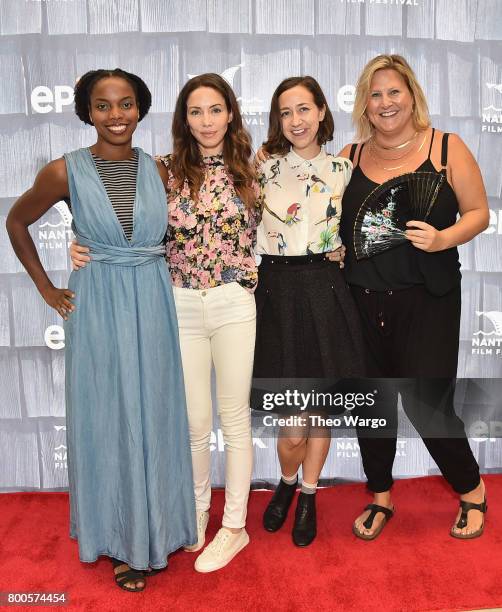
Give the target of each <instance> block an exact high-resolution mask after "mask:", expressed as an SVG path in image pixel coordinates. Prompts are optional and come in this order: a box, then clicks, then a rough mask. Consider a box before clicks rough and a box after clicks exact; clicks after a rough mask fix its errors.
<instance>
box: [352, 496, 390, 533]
mask: <svg viewBox="0 0 502 612" xmlns="http://www.w3.org/2000/svg"><path fill="white" fill-rule="evenodd" d="M365 510H371V512H370V515H369V516H368V518H367V519H366V520H365V521H364V523H363V527H365V528H366V529H371V528H372V526H373V521H374V520H375V516H376V515H377V513H378V512H381V513H382V514H383V515H384V518H383V521H382V522H381V523H380V525H378V527H377V528H376V529H375V531H374V532H373V533H372V534H371V535H366V534H365V533H362V532H361V531H359V529H358V528H357V527H356V526H355V524H353V525H352V533H353V534H354V535H355V536H357V537H358V538H361V540H374V539H375V538H377V537H378V536H379V535H380V532H381V531H382V529H383V528H384V527H385V525H386V524H387V521H390V519H391V518H392V517H393V516H394V512H395V509H394V508H386V507H385V506H379V505H378V504H368V505H367V506H366V508H365Z"/></svg>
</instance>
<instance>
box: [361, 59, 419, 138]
mask: <svg viewBox="0 0 502 612" xmlns="http://www.w3.org/2000/svg"><path fill="white" fill-rule="evenodd" d="M377 70H395V71H396V72H397V73H399V74H400V75H401V76H402V77H403V79H404V82H405V83H406V86H407V87H408V89H409V91H410V93H411V96H412V98H413V113H412V118H413V124H414V126H415V129H416V130H425V129H426V128H428V127H429V125H430V123H431V122H430V117H429V108H428V107H427V100H426V99H425V95H424V92H423V91H422V88H421V87H420V85H419V83H418V81H417V77H416V76H415V73H414V72H413V70H412V69H411V67H410V65H409V64H408V62H407V61H406V60H405V59H404V57H402V56H401V55H377V56H376V57H374V58H373V59H372V60H370V61H369V62H368V63H367V64H366V66H365V67H364V68H363V71H362V72H361V76H360V77H359V79H358V81H357V85H356V99H355V102H354V110H353V111H352V121H353V123H354V125H355V127H356V140H357V141H359V142H365V141H366V140H368V139H369V138H370V137H371V135H372V134H373V126H372V124H371V122H370V120H369V119H368V117H367V115H366V106H367V104H368V96H369V92H370V87H371V80H372V79H373V75H374V74H375V72H376V71H377Z"/></svg>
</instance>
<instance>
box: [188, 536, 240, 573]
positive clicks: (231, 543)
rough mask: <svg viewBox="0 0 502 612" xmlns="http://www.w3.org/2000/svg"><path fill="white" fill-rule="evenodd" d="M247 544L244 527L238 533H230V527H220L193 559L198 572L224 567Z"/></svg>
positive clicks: (212, 570)
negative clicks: (202, 550)
mask: <svg viewBox="0 0 502 612" xmlns="http://www.w3.org/2000/svg"><path fill="white" fill-rule="evenodd" d="M248 544H249V536H248V534H247V532H246V530H245V529H242V530H241V531H239V533H232V532H231V531H230V529H226V528H225V527H222V528H221V529H220V530H219V531H218V533H217V534H216V536H215V538H214V540H213V541H212V542H211V543H210V544H209V545H208V546H207V547H206V549H205V550H204V552H203V553H201V554H200V555H199V556H198V557H197V560H196V561H195V569H196V570H197V571H198V572H202V573H207V572H214V571H215V570H218V569H221V568H222V567H225V565H227V564H228V563H230V561H232V559H233V558H234V557H235V555H236V554H237V553H239V552H240V551H241V550H242V549H243V548H244V547H245V546H247V545H248Z"/></svg>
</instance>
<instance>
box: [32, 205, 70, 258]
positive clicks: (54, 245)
mask: <svg viewBox="0 0 502 612" xmlns="http://www.w3.org/2000/svg"><path fill="white" fill-rule="evenodd" d="M51 210H55V211H56V212H57V213H58V214H57V215H54V214H53V213H49V215H50V218H51V219H52V220H53V221H54V217H55V223H54V222H52V221H44V222H43V223H41V224H40V225H39V226H38V248H39V249H40V250H41V251H47V250H52V249H68V248H69V247H70V243H71V241H72V240H73V238H74V235H73V232H72V229H71V222H72V216H71V213H70V211H69V209H68V206H67V204H66V203H65V202H57V203H56V204H54V206H53V207H52V209H51ZM44 218H47V215H45V216H44Z"/></svg>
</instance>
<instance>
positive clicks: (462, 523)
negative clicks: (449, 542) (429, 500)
mask: <svg viewBox="0 0 502 612" xmlns="http://www.w3.org/2000/svg"><path fill="white" fill-rule="evenodd" d="M460 508H461V509H462V513H461V514H460V518H459V519H458V523H457V524H456V525H455V527H456V528H457V529H463V528H464V527H467V513H468V512H469V510H479V512H481V513H482V514H486V512H487V510H488V504H487V501H486V497H485V500H484V501H483V502H482V503H481V504H474V503H473V502H468V501H463V500H460ZM484 529H485V519H484V517H483V522H482V523H481V527H480V528H479V529H476V531H473V532H472V533H456V532H455V531H453V530H454V527H452V528H451V530H450V535H451V536H452V537H454V538H457V539H458V540H472V539H473V538H479V536H481V535H483V531H484Z"/></svg>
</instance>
